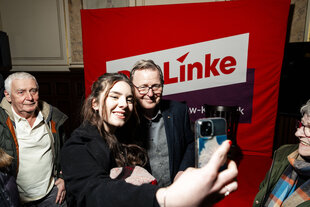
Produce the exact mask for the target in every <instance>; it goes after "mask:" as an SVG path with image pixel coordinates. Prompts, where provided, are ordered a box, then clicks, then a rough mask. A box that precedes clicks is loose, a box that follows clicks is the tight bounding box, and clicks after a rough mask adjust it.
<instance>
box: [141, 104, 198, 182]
mask: <svg viewBox="0 0 310 207" xmlns="http://www.w3.org/2000/svg"><path fill="white" fill-rule="evenodd" d="M159 108H160V111H161V113H162V115H163V119H164V125H165V130H166V137H167V143H168V153H169V169H170V179H171V182H173V179H174V177H175V176H176V174H177V173H178V172H179V171H183V170H185V169H186V168H188V167H194V166H195V140H194V134H193V131H192V129H191V123H190V119H189V114H188V107H187V106H186V104H184V103H180V102H177V101H172V100H164V99H163V100H161V102H160V104H159ZM140 121H141V125H140V127H141V129H140V130H137V132H138V133H139V137H140V139H142V140H143V139H145V137H146V134H147V128H148V127H147V122H146V121H145V119H144V118H143V117H141V118H140ZM145 142H146V141H145Z"/></svg>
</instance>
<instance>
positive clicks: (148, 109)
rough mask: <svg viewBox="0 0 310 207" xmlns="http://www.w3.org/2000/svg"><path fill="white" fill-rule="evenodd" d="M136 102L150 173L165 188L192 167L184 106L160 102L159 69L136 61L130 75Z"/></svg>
mask: <svg viewBox="0 0 310 207" xmlns="http://www.w3.org/2000/svg"><path fill="white" fill-rule="evenodd" d="M130 80H131V81H132V83H133V85H134V86H135V96H136V99H137V102H138V107H137V108H138V112H139V115H140V128H139V129H138V130H137V131H138V133H139V135H140V136H139V137H140V138H141V139H143V142H144V144H145V146H144V147H145V148H146V149H147V151H148V156H149V161H150V167H151V173H152V175H153V176H154V177H155V178H156V179H157V181H158V185H159V186H167V185H169V184H170V183H171V182H173V180H174V179H175V178H176V177H178V176H179V175H180V174H181V172H182V171H183V170H185V169H186V168H187V167H192V166H194V164H195V158H194V157H195V153H194V135H193V133H192V131H191V126H190V120H189V116H188V108H187V106H186V105H185V104H183V103H179V102H176V101H171V100H163V99H162V93H163V86H164V79H163V74H162V71H161V68H160V67H159V66H158V65H156V64H155V63H154V62H153V61H152V60H140V61H138V62H137V63H136V64H135V65H134V67H133V69H132V70H131V73H130Z"/></svg>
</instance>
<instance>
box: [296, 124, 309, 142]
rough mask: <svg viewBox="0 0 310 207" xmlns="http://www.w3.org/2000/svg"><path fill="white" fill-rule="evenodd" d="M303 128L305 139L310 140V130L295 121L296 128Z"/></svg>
mask: <svg viewBox="0 0 310 207" xmlns="http://www.w3.org/2000/svg"><path fill="white" fill-rule="evenodd" d="M301 127H302V128H303V130H304V134H305V136H306V137H307V138H310V128H309V127H308V126H305V125H303V123H302V122H301V121H297V123H296V128H298V129H299V128H301Z"/></svg>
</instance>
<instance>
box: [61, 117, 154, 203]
mask: <svg viewBox="0 0 310 207" xmlns="http://www.w3.org/2000/svg"><path fill="white" fill-rule="evenodd" d="M61 166H62V172H63V176H64V179H65V183H66V190H67V201H68V202H69V206H77V207H87V206H91V207H96V206H98V207H101V206H105V207H115V206H136V207H138V206H141V207H145V206H158V203H157V200H156V196H155V194H156V191H157V190H158V187H157V186H154V185H151V184H143V185H141V186H135V185H132V184H129V183H126V182H125V181H124V180H116V179H111V178H110V176H109V174H110V170H111V169H112V168H114V167H116V164H115V159H114V157H113V156H112V155H111V152H110V150H109V148H108V146H107V144H106V142H105V141H104V139H103V138H102V137H101V136H100V134H99V131H98V130H97V128H96V127H95V126H92V125H90V124H89V123H84V124H82V125H81V126H80V127H79V128H77V129H76V130H74V132H73V133H72V135H71V137H70V138H69V139H68V141H67V142H66V143H65V145H64V147H63V148H62V151H61Z"/></svg>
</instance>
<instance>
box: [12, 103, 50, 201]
mask: <svg viewBox="0 0 310 207" xmlns="http://www.w3.org/2000/svg"><path fill="white" fill-rule="evenodd" d="M12 111H13V114H14V120H15V133H16V137H17V141H18V147H19V170H18V174H17V179H16V182H17V186H18V190H19V193H20V197H21V200H22V201H23V202H28V201H32V200H38V199H40V198H42V197H44V196H45V195H46V194H47V193H48V192H49V191H50V190H51V188H52V187H53V185H54V179H53V178H52V172H53V150H52V146H53V138H52V136H51V134H50V132H49V131H48V130H49V128H48V127H47V125H46V124H45V122H44V120H43V116H42V113H41V112H39V113H38V115H37V117H36V120H35V122H34V124H33V126H32V127H31V126H30V124H29V123H28V121H27V120H26V119H25V118H23V117H21V116H19V115H18V114H17V113H16V112H15V111H14V109H13V107H12Z"/></svg>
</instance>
